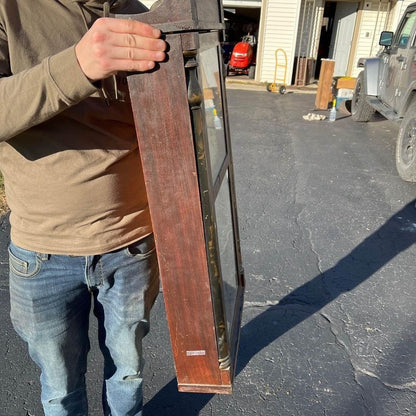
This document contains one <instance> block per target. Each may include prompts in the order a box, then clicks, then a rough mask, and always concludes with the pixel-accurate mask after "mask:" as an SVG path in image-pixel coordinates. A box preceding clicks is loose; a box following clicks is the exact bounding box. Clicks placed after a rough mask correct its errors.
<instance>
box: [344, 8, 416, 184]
mask: <svg viewBox="0 0 416 416" xmlns="http://www.w3.org/2000/svg"><path fill="white" fill-rule="evenodd" d="M379 44H380V45H381V46H382V47H383V48H382V49H381V51H380V52H379V53H378V55H377V56H376V57H374V58H367V59H360V60H359V62H358V66H359V67H362V68H363V71H361V72H360V74H359V75H358V78H357V82H356V85H355V90H354V95H353V99H352V102H351V116H352V119H353V120H355V121H369V120H371V118H372V117H373V114H374V113H375V112H376V111H378V112H379V113H380V114H382V115H383V116H384V117H386V118H387V119H388V120H394V121H397V122H399V123H400V129H399V134H398V137H397V143H396V167H397V170H398V172H399V175H400V176H401V177H402V178H403V179H404V180H405V181H410V182H416V3H412V4H411V5H410V6H408V7H407V9H406V11H405V13H404V15H403V17H402V18H401V21H400V23H399V26H398V30H397V31H396V33H393V32H388V31H384V32H382V33H381V35H380V42H379Z"/></svg>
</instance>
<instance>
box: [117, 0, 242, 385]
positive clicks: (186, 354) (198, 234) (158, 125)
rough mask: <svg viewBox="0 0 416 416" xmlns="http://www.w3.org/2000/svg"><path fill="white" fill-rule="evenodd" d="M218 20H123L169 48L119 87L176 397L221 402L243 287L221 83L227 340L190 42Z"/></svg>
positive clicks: (158, 16)
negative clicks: (227, 189) (139, 169)
mask: <svg viewBox="0 0 416 416" xmlns="http://www.w3.org/2000/svg"><path fill="white" fill-rule="evenodd" d="M222 16H223V11H222V5H221V2H220V0H214V1H212V0H199V1H198V0H164V1H163V0H162V1H159V2H157V4H156V5H155V8H154V9H152V11H150V12H148V13H144V14H139V15H129V16H128V18H133V19H135V20H139V21H142V22H146V23H150V24H152V25H154V26H156V27H159V28H160V29H161V30H162V32H163V34H164V37H165V38H166V41H167V43H168V45H169V51H168V59H167V61H166V62H164V63H162V64H160V66H159V67H158V68H157V69H156V70H154V71H152V72H150V73H146V74H134V75H131V76H129V77H128V83H129V90H130V96H131V101H132V108H133V113H134V118H135V124H136V131H137V137H138V142H139V147H140V153H141V158H142V165H143V171H144V176H145V182H146V189H147V193H148V199H149V206H150V212H151V217H152V223H153V229H154V234H155V240H156V248H157V253H158V261H159V267H160V275H161V281H162V287H163V292H164V300H165V306H166V314H167V320H168V326H169V332H170V338H171V345H172V350H173V356H174V361H175V368H176V374H177V380H178V388H179V390H180V391H184V392H204V393H231V391H232V383H233V375H234V370H235V361H236V356H237V349H238V339H239V332H240V321H241V310H242V303H243V288H244V277H243V271H242V267H241V255H240V247H239V237H238V226H237V213H236V205H235V194H234V186H233V169H232V159H231V149H230V145H229V127H228V116H227V112H226V99H225V89H224V79H223V77H222V79H221V82H220V85H221V89H222V96H223V108H224V122H225V133H226V140H227V142H228V152H227V157H226V161H225V163H224V166H225V168H226V169H227V172H228V173H229V175H230V186H231V195H230V198H231V205H232V211H233V212H232V215H233V228H234V230H233V231H234V238H235V252H236V257H237V258H236V265H237V271H236V275H237V280H238V291H237V299H236V303H235V305H236V307H235V314H234V315H235V316H234V317H233V319H232V321H233V328H232V331H229V332H227V330H226V328H225V326H226V323H225V321H226V320H225V318H224V305H223V297H222V289H223V287H222V276H221V267H220V264H219V260H218V256H219V249H218V239H217V236H216V234H215V233H216V230H215V229H216V224H215V212H214V211H215V210H213V209H212V200H213V198H212V197H211V196H210V193H212V192H213V189H212V188H213V186H212V184H211V185H210V180H209V178H208V175H209V174H210V171H209V168H207V164H208V163H207V160H206V152H207V151H208V149H207V141H206V123H205V120H204V112H203V111H202V110H203V100H202V90H201V87H200V85H199V81H198V49H199V36H200V35H202V34H203V33H209V32H211V33H214V35H213V36H214V38H216V39H217V42H218V39H219V37H220V36H221V32H222V30H223V27H224V24H223V17H222ZM117 17H126V16H117ZM215 33H217V36H215ZM220 73H221V74H222V68H220ZM223 170H224V168H223ZM224 328H225V329H224ZM230 332H231V336H230V335H229V334H230Z"/></svg>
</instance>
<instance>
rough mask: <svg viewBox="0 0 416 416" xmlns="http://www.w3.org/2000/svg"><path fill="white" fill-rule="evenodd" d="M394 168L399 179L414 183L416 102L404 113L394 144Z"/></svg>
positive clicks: (415, 179) (415, 164)
mask: <svg viewBox="0 0 416 416" xmlns="http://www.w3.org/2000/svg"><path fill="white" fill-rule="evenodd" d="M396 167H397V171H398V172H399V175H400V177H401V178H402V179H403V180H405V181H408V182H416V101H415V100H414V101H413V102H412V103H411V104H410V106H409V108H408V109H407V111H406V114H405V116H404V118H403V121H402V123H401V125H400V130H399V135H398V137H397V143H396Z"/></svg>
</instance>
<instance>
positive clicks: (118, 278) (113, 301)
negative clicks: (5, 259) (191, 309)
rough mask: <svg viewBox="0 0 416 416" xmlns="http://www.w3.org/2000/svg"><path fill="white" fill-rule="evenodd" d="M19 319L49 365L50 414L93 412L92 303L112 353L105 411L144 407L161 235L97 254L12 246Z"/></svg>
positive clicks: (45, 388) (39, 359) (117, 413)
mask: <svg viewBox="0 0 416 416" xmlns="http://www.w3.org/2000/svg"><path fill="white" fill-rule="evenodd" d="M9 262H10V300H11V319H12V322H13V326H14V328H15V330H16V331H17V333H18V334H19V335H20V336H21V337H22V338H23V339H24V340H25V341H26V342H27V343H28V347H29V353H30V356H31V357H32V359H33V360H34V361H35V362H36V363H37V365H38V366H39V367H40V369H41V377H40V380H41V387H42V396H41V399H42V405H43V408H44V412H45V416H86V415H88V403H87V395H86V388H85V373H86V371H87V353H88V351H89V349H90V343H89V338H88V327H89V316H90V309H91V306H93V311H94V314H95V316H96V317H97V320H98V328H99V329H98V339H99V345H100V349H101V351H102V354H103V356H104V386H103V412H104V415H108V416H110V415H111V416H137V415H141V414H142V413H141V412H142V401H143V398H142V361H143V360H142V346H141V344H142V338H143V337H144V336H145V335H146V333H147V332H148V330H149V312H150V308H151V306H152V304H153V302H154V300H155V298H156V295H157V293H158V289H159V280H158V278H159V277H158V268H157V260H156V253H155V246H154V240H153V236H149V237H146V238H145V239H143V240H140V241H138V242H136V243H134V244H131V245H129V246H128V247H125V248H123V249H120V250H116V251H113V252H110V253H106V254H102V255H95V256H87V257H82V256H64V255H51V254H46V253H36V252H33V251H28V250H25V249H22V248H20V247H17V246H16V245H14V244H13V243H11V244H10V247H9Z"/></svg>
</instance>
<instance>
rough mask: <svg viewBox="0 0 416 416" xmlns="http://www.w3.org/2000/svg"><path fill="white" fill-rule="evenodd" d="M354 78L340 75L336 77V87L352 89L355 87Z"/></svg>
mask: <svg viewBox="0 0 416 416" xmlns="http://www.w3.org/2000/svg"><path fill="white" fill-rule="evenodd" d="M356 80H357V79H356V78H352V77H340V78H338V79H337V85H336V88H337V89H338V90H339V89H341V88H345V89H350V90H353V89H354V88H355V82H356Z"/></svg>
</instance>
